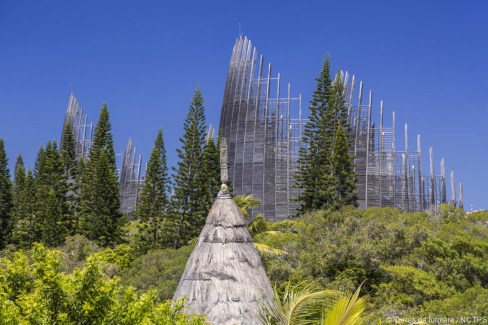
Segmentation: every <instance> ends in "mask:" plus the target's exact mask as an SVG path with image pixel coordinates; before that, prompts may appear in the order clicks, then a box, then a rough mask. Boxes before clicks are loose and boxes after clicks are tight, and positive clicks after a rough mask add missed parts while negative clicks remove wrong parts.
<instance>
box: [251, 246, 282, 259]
mask: <svg viewBox="0 0 488 325" xmlns="http://www.w3.org/2000/svg"><path fill="white" fill-rule="evenodd" d="M254 248H256V249H257V251H258V252H259V253H260V254H262V255H266V256H270V257H274V256H283V255H286V254H287V253H286V252H285V251H284V250H281V249H278V248H273V247H271V246H269V245H266V244H263V243H254Z"/></svg>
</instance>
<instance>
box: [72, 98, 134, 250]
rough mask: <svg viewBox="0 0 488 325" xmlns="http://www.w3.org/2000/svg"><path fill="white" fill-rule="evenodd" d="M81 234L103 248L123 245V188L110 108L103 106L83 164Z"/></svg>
mask: <svg viewBox="0 0 488 325" xmlns="http://www.w3.org/2000/svg"><path fill="white" fill-rule="evenodd" d="M80 205H81V215H80V231H81V233H82V234H84V235H85V236H86V237H87V238H89V239H91V240H95V241H97V242H98V243H99V244H100V245H102V246H114V245H116V244H118V243H120V242H121V240H122V236H123V229H122V227H123V225H124V222H125V219H124V218H123V216H122V214H121V213H120V189H119V183H118V180H117V167H116V164H115V151H114V145H113V139H112V134H111V125H110V121H109V112H108V109H107V105H106V104H103V106H102V109H101V112H100V118H99V120H98V123H97V126H96V128H95V135H94V138H93V143H92V146H91V148H90V153H89V156H88V160H87V162H86V163H85V164H84V168H83V176H82V189H81V198H80Z"/></svg>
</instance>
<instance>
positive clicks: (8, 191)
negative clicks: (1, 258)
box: [0, 139, 13, 249]
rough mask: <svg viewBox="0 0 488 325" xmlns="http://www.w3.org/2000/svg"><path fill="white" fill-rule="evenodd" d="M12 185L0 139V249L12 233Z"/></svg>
mask: <svg viewBox="0 0 488 325" xmlns="http://www.w3.org/2000/svg"><path fill="white" fill-rule="evenodd" d="M12 207H13V199H12V183H11V181H10V171H9V169H8V159H7V154H6V153H5V144H4V141H3V139H0V249H3V248H5V246H6V245H7V243H8V240H9V239H10V235H11V232H12V215H11V212H12V211H11V210H12Z"/></svg>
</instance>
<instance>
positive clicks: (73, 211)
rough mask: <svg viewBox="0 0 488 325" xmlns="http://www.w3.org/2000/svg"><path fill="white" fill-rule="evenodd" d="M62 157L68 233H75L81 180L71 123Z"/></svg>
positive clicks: (67, 127)
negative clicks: (65, 185)
mask: <svg viewBox="0 0 488 325" xmlns="http://www.w3.org/2000/svg"><path fill="white" fill-rule="evenodd" d="M60 151H61V157H62V159H63V163H64V173H65V177H66V180H67V192H66V203H67V208H68V211H67V213H68V217H69V223H68V233H69V234H70V235H74V234H75V232H76V230H77V227H78V220H77V216H78V214H79V212H80V204H79V203H80V202H79V201H80V180H79V173H78V169H79V164H78V162H77V161H76V142H75V138H74V136H73V129H72V128H71V124H69V123H68V124H67V125H66V127H65V129H64V132H63V141H62V142H61V148H60Z"/></svg>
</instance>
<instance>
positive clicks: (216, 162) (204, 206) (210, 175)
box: [197, 138, 221, 220]
mask: <svg viewBox="0 0 488 325" xmlns="http://www.w3.org/2000/svg"><path fill="white" fill-rule="evenodd" d="M219 147H220V146H219V145H218V143H217V144H216V143H215V140H214V139H210V138H208V139H207V141H206V143H205V147H204V149H203V155H202V163H201V168H200V170H199V173H198V177H197V178H198V185H199V187H198V192H199V194H198V197H199V198H200V201H199V202H200V208H199V211H198V213H200V214H201V216H200V217H199V219H203V220H205V218H206V217H207V215H208V211H209V210H210V208H211V207H212V204H213V202H214V200H215V197H216V196H217V194H218V193H219V190H220V186H221V181H220V149H219Z"/></svg>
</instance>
